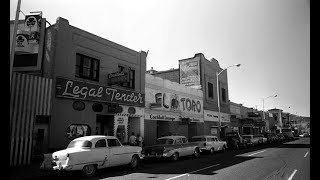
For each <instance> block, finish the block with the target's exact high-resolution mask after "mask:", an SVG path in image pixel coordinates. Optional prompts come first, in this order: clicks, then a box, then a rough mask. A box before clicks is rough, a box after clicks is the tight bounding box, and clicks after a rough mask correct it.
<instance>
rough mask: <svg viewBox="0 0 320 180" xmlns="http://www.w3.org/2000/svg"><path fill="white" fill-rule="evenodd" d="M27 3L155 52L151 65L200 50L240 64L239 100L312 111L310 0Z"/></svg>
mask: <svg viewBox="0 0 320 180" xmlns="http://www.w3.org/2000/svg"><path fill="white" fill-rule="evenodd" d="M17 2H18V0H10V20H14V19H15V13H16V9H17ZM20 10H21V11H22V12H23V13H24V14H28V13H29V12H32V11H42V13H43V15H42V17H43V18H46V19H47V21H48V22H49V23H50V24H55V22H56V19H57V18H58V17H62V18H65V19H67V20H68V21H69V24H70V25H72V26H75V27H77V28H80V29H82V30H85V31H87V32H90V33H93V34H96V35H98V36H100V37H102V38H105V39H108V40H110V41H112V42H115V43H117V44H120V45H123V46H125V47H127V48H130V49H132V50H135V51H138V52H139V51H145V52H147V51H149V52H148V56H147V70H149V69H150V68H151V67H153V69H155V70H157V71H161V70H168V69H171V68H178V67H179V62H178V60H180V59H186V58H191V57H193V56H194V55H195V54H197V53H203V54H204V56H205V58H206V59H208V60H210V59H212V58H215V59H217V60H218V61H219V65H220V67H221V68H226V67H228V66H230V65H233V64H237V63H240V64H241V66H240V67H232V68H229V69H228V70H227V71H228V88H229V99H230V100H231V101H232V102H235V103H241V104H243V105H244V106H246V107H253V108H257V109H258V110H263V99H264V110H268V109H272V108H279V109H283V110H284V111H285V112H289V113H292V114H297V115H300V116H308V117H309V116H310V1H309V0H241V1H239V0H90V1H87V0H54V1H44V0H21V6H20ZM23 13H20V14H19V19H24V15H23ZM273 95H277V97H270V96H273Z"/></svg>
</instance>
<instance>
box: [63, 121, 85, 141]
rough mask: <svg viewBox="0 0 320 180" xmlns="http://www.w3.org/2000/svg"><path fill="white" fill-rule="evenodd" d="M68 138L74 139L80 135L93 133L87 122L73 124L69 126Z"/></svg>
mask: <svg viewBox="0 0 320 180" xmlns="http://www.w3.org/2000/svg"><path fill="white" fill-rule="evenodd" d="M66 134H67V138H68V139H70V140H73V139H75V138H78V137H83V136H89V135H91V129H90V127H89V126H88V125H86V124H71V125H70V126H69V127H68V128H67V132H66Z"/></svg>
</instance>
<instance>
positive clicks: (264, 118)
mask: <svg viewBox="0 0 320 180" xmlns="http://www.w3.org/2000/svg"><path fill="white" fill-rule="evenodd" d="M271 97H277V95H272V96H268V97H266V98H263V99H262V111H263V120H264V121H265V120H266V116H265V114H264V100H265V99H268V98H271Z"/></svg>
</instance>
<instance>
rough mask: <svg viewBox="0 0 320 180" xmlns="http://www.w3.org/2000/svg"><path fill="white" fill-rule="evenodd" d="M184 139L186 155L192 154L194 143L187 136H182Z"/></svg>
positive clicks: (183, 144)
mask: <svg viewBox="0 0 320 180" xmlns="http://www.w3.org/2000/svg"><path fill="white" fill-rule="evenodd" d="M181 140H182V146H183V149H184V150H183V151H185V153H186V155H192V154H193V152H194V145H191V144H190V143H189V142H188V140H187V138H181Z"/></svg>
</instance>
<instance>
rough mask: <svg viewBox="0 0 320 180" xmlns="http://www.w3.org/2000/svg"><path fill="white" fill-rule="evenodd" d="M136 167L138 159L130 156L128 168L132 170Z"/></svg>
mask: <svg viewBox="0 0 320 180" xmlns="http://www.w3.org/2000/svg"><path fill="white" fill-rule="evenodd" d="M138 166H139V158H138V156H136V155H134V156H132V159H131V162H130V167H131V168H133V169H134V168H137V167H138Z"/></svg>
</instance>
